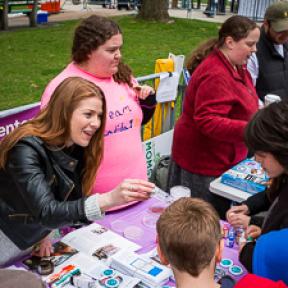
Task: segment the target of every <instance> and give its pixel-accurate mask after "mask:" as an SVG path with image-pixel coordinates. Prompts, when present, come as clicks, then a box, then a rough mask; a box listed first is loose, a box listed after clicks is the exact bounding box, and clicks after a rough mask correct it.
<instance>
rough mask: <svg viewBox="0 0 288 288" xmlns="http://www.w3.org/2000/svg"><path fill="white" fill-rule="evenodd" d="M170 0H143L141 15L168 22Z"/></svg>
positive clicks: (141, 16) (143, 17)
mask: <svg viewBox="0 0 288 288" xmlns="http://www.w3.org/2000/svg"><path fill="white" fill-rule="evenodd" d="M168 7H169V0H142V5H141V10H140V12H139V17H140V18H142V19H145V20H156V21H161V22H167V21H168V20H169V14H168Z"/></svg>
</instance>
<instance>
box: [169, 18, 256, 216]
mask: <svg viewBox="0 0 288 288" xmlns="http://www.w3.org/2000/svg"><path fill="white" fill-rule="evenodd" d="M259 35H260V32H259V28H258V27H257V25H256V24H255V22H253V21H252V20H250V19H248V18H246V17H242V16H232V17H230V18H229V19H227V20H226V21H225V22H224V23H223V25H222V27H221V29H220V30H219V36H218V38H217V39H211V40H208V41H207V42H206V43H204V44H203V45H202V46H201V47H199V48H198V49H197V50H196V51H195V52H194V53H193V54H192V56H191V59H190V61H188V65H187V66H188V69H189V68H190V72H193V75H192V77H191V80H190V82H189V84H188V87H187V90H186V95H185V101H184V109H183V114H182V115H181V117H180V119H179V120H178V122H177V124H176V126H175V130H174V138H173V147H172V164H171V167H170V171H169V183H168V188H169V187H172V186H175V185H184V186H188V187H189V188H190V189H191V194H192V195H191V196H192V197H199V198H202V199H205V200H207V201H209V202H210V203H211V204H212V205H213V206H214V207H215V208H216V210H217V211H218V213H219V214H220V217H221V218H222V219H224V218H225V211H226V210H227V209H228V208H229V202H228V201H227V200H226V201H225V200H224V198H221V197H219V196H215V195H213V194H212V193H211V192H210V191H209V184H210V182H211V181H212V180H214V179H215V178H216V177H219V176H220V175H221V174H222V173H223V172H224V171H226V170H227V169H229V168H231V167H232V166H233V165H235V164H236V163H238V162H239V161H241V160H243V159H244V158H245V157H246V156H247V149H246V147H245V144H244V138H243V135H244V128H245V126H246V124H247V123H248V121H249V119H250V118H251V116H252V115H253V114H254V113H255V112H256V111H257V108H258V97H257V95H256V91H255V89H254V87H253V84H252V80H251V77H250V74H249V73H248V71H247V70H246V63H247V60H248V58H249V57H250V56H251V54H252V53H253V52H255V51H256V43H257V41H258V40H259ZM200 62H201V63H200ZM199 63H200V64H199ZM194 70H195V71H194Z"/></svg>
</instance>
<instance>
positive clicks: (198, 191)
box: [166, 159, 231, 220]
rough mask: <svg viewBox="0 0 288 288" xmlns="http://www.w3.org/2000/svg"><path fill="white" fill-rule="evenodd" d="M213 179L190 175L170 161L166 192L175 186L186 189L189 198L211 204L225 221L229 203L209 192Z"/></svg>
mask: <svg viewBox="0 0 288 288" xmlns="http://www.w3.org/2000/svg"><path fill="white" fill-rule="evenodd" d="M215 179H216V177H210V176H203V175H198V174H193V173H190V172H188V171H187V170H185V169H183V168H181V167H180V166H179V165H178V164H177V163H175V161H173V160H172V159H171V162H170V166H169V172H168V181H167V189H166V191H167V192H169V190H170V188H171V187H173V186H177V185H182V186H185V187H188V188H190V190H191V197H196V198H201V199H203V200H206V201H207V202H209V203H210V204H212V205H213V207H214V208H215V209H216V211H217V212H218V214H219V216H220V218H221V219H222V220H225V218H226V216H225V215H226V212H227V210H229V208H230V206H231V201H230V200H228V199H226V198H224V197H221V196H218V195H215V194H213V193H211V192H210V190H209V186H210V183H211V182H212V181H213V180H215Z"/></svg>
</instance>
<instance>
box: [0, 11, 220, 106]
mask: <svg viewBox="0 0 288 288" xmlns="http://www.w3.org/2000/svg"><path fill="white" fill-rule="evenodd" d="M114 19H115V20H116V21H117V22H118V23H119V24H120V26H121V28H122V30H123V35H124V47H123V51H122V54H123V58H124V61H125V62H126V63H128V64H129V65H130V66H131V67H132V69H133V72H134V75H135V76H143V75H147V74H151V73H153V72H154V63H155V60H156V59H157V58H166V57H167V55H168V53H169V52H172V53H174V54H184V55H187V54H189V53H190V51H191V50H192V49H193V48H194V47H195V46H196V45H197V44H198V43H199V42H201V41H204V40H205V39H207V38H210V37H213V36H215V35H216V33H217V30H218V26H219V24H216V23H208V22H204V21H197V20H188V19H174V20H175V22H174V23H169V24H164V23H155V22H144V21H140V20H137V19H136V18H135V17H133V16H125V17H117V18H114ZM77 24H78V22H77V21H67V22H60V23H58V24H55V25H51V26H49V27H43V28H40V27H39V28H34V29H32V28H23V29H14V30H13V31H9V32H1V33H0V51H1V53H0V65H1V68H0V110H5V109H9V108H13V107H16V106H20V105H24V104H29V103H33V102H37V101H39V100H40V97H41V94H42V92H43V89H44V88H45V86H46V85H47V83H48V82H49V80H51V79H52V78H53V77H54V76H56V75H57V74H58V73H59V72H60V71H61V70H62V69H63V68H64V67H65V66H66V65H67V63H68V62H69V61H70V48H71V43H72V37H73V30H74V28H75V26H76V25H77Z"/></svg>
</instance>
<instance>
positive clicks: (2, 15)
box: [0, 0, 8, 30]
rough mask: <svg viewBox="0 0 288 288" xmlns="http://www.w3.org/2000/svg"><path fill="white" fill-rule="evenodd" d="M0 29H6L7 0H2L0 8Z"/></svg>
mask: <svg viewBox="0 0 288 288" xmlns="http://www.w3.org/2000/svg"><path fill="white" fill-rule="evenodd" d="M0 30H8V0H4V2H3V9H2V10H0Z"/></svg>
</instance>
